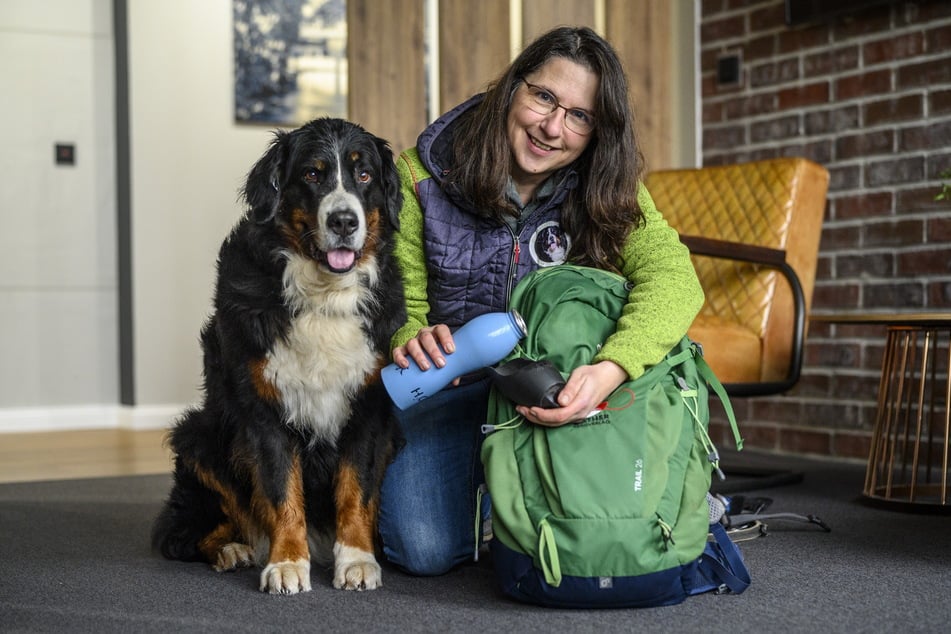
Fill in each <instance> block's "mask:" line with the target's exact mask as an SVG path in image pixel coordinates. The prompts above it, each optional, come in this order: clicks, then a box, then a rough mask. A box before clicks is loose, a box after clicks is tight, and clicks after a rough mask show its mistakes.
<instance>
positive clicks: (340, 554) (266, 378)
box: [152, 118, 406, 594]
mask: <svg viewBox="0 0 951 634" xmlns="http://www.w3.org/2000/svg"><path fill="white" fill-rule="evenodd" d="M243 197H244V200H245V201H246V202H247V207H248V209H247V212H246V213H245V215H244V216H243V217H242V218H241V220H240V221H238V223H237V224H236V225H235V227H234V228H233V229H232V231H231V233H230V235H229V236H228V237H227V238H226V239H225V241H224V243H223V244H222V246H221V250H220V252H219V254H218V265H217V283H216V289H215V295H214V311H213V313H212V315H211V317H210V318H209V320H208V321H207V323H206V324H205V326H204V328H203V329H202V332H201V346H202V351H203V355H204V390H203V395H204V397H203V401H202V404H201V405H200V406H199V407H194V408H190V409H188V410H186V411H185V412H184V414H183V415H182V416H181V417H180V418H179V419H178V421H177V422H176V424H175V426H174V427H173V428H172V430H171V431H170V433H169V437H168V442H169V445H170V447H171V449H172V451H173V453H174V456H175V466H174V482H173V486H172V489H171V492H170V494H169V497H168V500H167V501H166V503H165V505H164V507H163V509H162V511H161V512H160V514H159V516H158V517H157V518H156V520H155V524H154V526H153V530H152V543H153V546H154V547H155V548H156V549H157V550H158V551H159V552H161V553H162V555H164V556H165V557H167V558H169V559H178V560H185V561H206V562H208V563H210V564H211V565H212V566H213V568H214V569H215V570H217V571H227V570H235V569H237V568H242V567H246V566H254V565H257V566H261V567H262V568H263V571H262V572H261V578H260V589H261V590H262V591H267V592H271V593H279V594H294V593H297V592H302V591H308V590H310V589H311V579H310V565H311V560H312V559H313V560H314V561H315V562H318V563H326V564H328V565H329V564H330V562H331V561H332V562H333V585H334V587H336V588H345V589H349V590H369V589H373V588H377V587H379V586H380V585H381V571H380V566H379V564H378V563H377V560H376V557H375V554H374V553H375V552H376V550H377V547H378V543H379V542H378V539H377V534H376V520H377V512H378V507H379V492H380V484H381V482H382V479H383V474H384V471H385V469H386V467H387V465H388V464H389V462H390V460H391V459H392V456H393V455H394V454H395V452H396V451H397V449H398V446H399V443H400V440H399V432H398V429H397V423H396V421H395V419H394V418H393V416H392V405H391V401H390V400H389V397H388V396H387V394H386V392H385V390H384V387H383V384H382V382H381V379H380V369H381V368H382V367H383V366H384V365H385V364H386V363H387V361H388V358H389V344H390V337H391V336H392V334H393V332H394V331H395V330H396V328H398V327H399V326H401V325H402V324H403V323H404V322H405V317H406V313H405V307H404V303H403V294H402V282H401V277H400V274H399V272H398V269H397V268H396V263H395V260H394V258H393V255H392V245H393V241H392V234H393V231H394V230H395V229H396V227H397V223H398V213H399V209H400V204H401V200H402V198H401V194H400V189H399V179H398V176H397V173H396V169H395V166H394V163H393V154H392V152H391V150H390V148H389V146H388V144H387V142H386V141H384V140H383V139H380V138H378V137H376V136H373V135H372V134H370V133H369V132H367V131H366V130H364V129H363V128H361V127H359V126H358V125H355V124H353V123H350V122H347V121H343V120H340V119H330V118H324V119H317V120H314V121H312V122H310V123H308V124H306V125H304V126H302V127H300V128H298V129H296V130H293V131H290V132H277V133H276V134H275V137H274V140H273V142H272V143H271V145H270V147H269V148H268V150H267V152H266V153H265V154H264V156H263V157H262V158H261V159H260V160H259V161H258V162H257V163H256V164H255V165H254V166H253V167H252V169H251V171H250V172H249V174H248V177H247V182H246V184H245V186H244V188H243Z"/></svg>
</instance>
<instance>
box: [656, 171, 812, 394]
mask: <svg viewBox="0 0 951 634" xmlns="http://www.w3.org/2000/svg"><path fill="white" fill-rule="evenodd" d="M828 183H829V173H828V171H827V170H826V169H825V168H823V167H822V166H820V165H818V164H816V163H813V162H812V161H809V160H806V159H802V158H779V159H770V160H763V161H755V162H750V163H742V164H733V165H724V166H715V167H705V168H699V169H678V170H660V171H655V172H652V173H650V174H648V175H647V177H646V178H645V184H646V186H647V189H648V191H649V192H650V194H651V196H652V197H653V199H654V202H655V203H656V205H657V208H658V209H659V210H660V211H661V213H663V214H664V216H665V217H666V219H667V221H668V222H669V223H670V224H671V226H673V227H674V228H675V229H677V231H678V232H680V234H681V235H693V236H700V237H703V238H712V239H716V240H723V241H727V242H731V243H736V244H740V245H757V246H761V247H768V248H772V249H778V250H781V251H785V253H786V262H787V263H788V264H789V265H790V266H791V267H792V269H793V271H795V273H796V276H797V277H798V278H799V282H800V284H801V286H802V289H803V294H804V298H805V308H806V314H808V310H809V307H810V306H811V304H812V291H813V286H814V283H815V276H816V264H817V259H818V251H819V238H820V233H821V230H822V219H823V214H824V210H825V203H826V191H827V189H828ZM692 258H693V261H694V266H695V267H696V269H697V274H698V276H699V278H700V282H701V284H702V286H703V289H704V292H705V294H706V302H705V303H704V306H703V309H702V310H701V313H700V315H698V317H697V319H696V321H695V322H694V324H693V325H692V326H691V329H690V331H689V332H688V334H689V335H690V336H691V337H692V338H693V339H695V340H696V341H698V342H700V343H701V344H702V345H704V355H705V357H706V359H707V361H708V363H709V364H710V365H711V366H712V367H713V369H714V371H715V372H716V373H717V375H718V376H719V377H720V380H721V381H723V382H724V383H753V382H769V381H777V380H781V379H782V377H783V376H784V375H785V374H786V372H787V369H788V368H789V366H790V358H791V356H792V355H793V354H794V352H793V348H794V346H793V343H792V339H793V338H792V336H791V332H792V330H793V322H794V308H793V304H794V299H793V293H792V291H791V289H790V286H789V284H788V283H787V282H786V281H785V280H784V278H783V276H782V275H781V274H780V273H779V272H777V271H776V270H775V269H768V268H764V267H762V266H760V265H757V264H750V263H748V262H737V261H730V260H724V259H715V258H709V257H705V256H701V255H697V254H696V253H695V254H694V255H692ZM804 334H805V333H804V332H803V335H804Z"/></svg>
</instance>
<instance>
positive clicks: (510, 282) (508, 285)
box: [505, 227, 522, 306]
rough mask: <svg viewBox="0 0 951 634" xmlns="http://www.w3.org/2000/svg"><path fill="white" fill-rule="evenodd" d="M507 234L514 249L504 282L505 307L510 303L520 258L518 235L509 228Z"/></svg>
mask: <svg viewBox="0 0 951 634" xmlns="http://www.w3.org/2000/svg"><path fill="white" fill-rule="evenodd" d="M509 233H510V234H511V235H512V241H513V242H514V248H513V249H512V258H511V260H509V261H510V263H511V264H510V266H509V277H508V279H507V280H506V281H505V305H506V306H510V305H511V301H512V290H513V288H514V287H515V283H514V281H515V276H516V275H518V260H519V256H521V253H522V248H521V246H519V243H518V235H516V233H515V232H514V231H512V229H511V227H509Z"/></svg>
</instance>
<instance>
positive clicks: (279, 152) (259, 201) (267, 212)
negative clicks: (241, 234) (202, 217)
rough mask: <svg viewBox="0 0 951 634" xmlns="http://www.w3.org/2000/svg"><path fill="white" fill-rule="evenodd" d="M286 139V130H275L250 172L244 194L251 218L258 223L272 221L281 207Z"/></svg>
mask: <svg viewBox="0 0 951 634" xmlns="http://www.w3.org/2000/svg"><path fill="white" fill-rule="evenodd" d="M286 140H287V133H286V132H275V133H274V140H273V141H271V146H270V147H269V148H268V150H267V152H265V153H264V156H262V157H261V158H260V159H258V162H257V163H255V164H254V167H252V168H251V171H250V172H248V179H247V181H246V182H245V184H244V189H243V195H244V200H245V202H247V204H248V207H249V209H250V215H251V219H252V220H254V221H255V222H256V223H258V224H264V223H266V222H270V221H271V220H272V219H273V218H274V216H276V215H277V212H278V210H279V209H280V207H281V177H282V171H283V163H284V155H285V148H284V145H285V143H286Z"/></svg>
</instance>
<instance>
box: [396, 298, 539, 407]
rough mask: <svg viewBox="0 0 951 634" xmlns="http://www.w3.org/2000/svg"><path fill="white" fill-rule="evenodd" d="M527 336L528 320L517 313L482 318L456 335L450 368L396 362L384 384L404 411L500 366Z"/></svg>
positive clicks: (492, 314)
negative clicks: (464, 377)
mask: <svg viewBox="0 0 951 634" xmlns="http://www.w3.org/2000/svg"><path fill="white" fill-rule="evenodd" d="M524 336H525V321H524V320H523V319H522V316H521V315H519V314H518V312H517V311H514V310H513V311H511V312H507V313H486V314H484V315H479V316H478V317H476V318H475V319H472V320H471V321H469V322H468V323H466V324H463V326H462V327H461V328H460V329H459V330H457V331H456V332H454V333H452V339H453V341H454V342H455V344H456V350H455V352H453V353H452V354H447V355H446V365H444V366H443V367H441V368H437V367H436V366H435V365H433V366H432V367H430V368H429V369H428V370H425V371H423V370H420V368H419V366H418V365H416V362H415V361H413V359H412V358H410V359H409V367H408V368H405V369H404V368H401V367H399V366H398V365H396V364H395V363H391V364H390V365H388V366H386V367H385V368H383V372H382V375H383V385H384V386H385V387H386V391H387V392H389V394H390V398H392V399H393V402H394V403H396V406H397V407H399V408H400V409H406V408H407V407H410V406H412V405H415V404H416V403H419V402H420V401H423V400H425V399H427V398H429V397H430V396H432V395H433V394H435V393H436V392H438V391H439V390H441V389H443V388H444V387H446V386H447V385H449V384H450V383H451V382H452V380H453V379H455V378H456V377H459V376H462V375H463V374H468V373H469V372H473V371H475V370H478V369H480V368H484V367H487V366H490V365H492V364H494V363H498V362H499V361H501V360H502V359H504V358H505V355H507V354H508V353H509V352H511V351H512V350H513V349H514V348H515V346H516V344H518V342H519V341H520V340H521V339H522V337H524Z"/></svg>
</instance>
